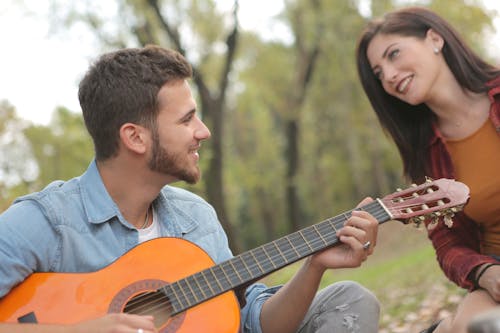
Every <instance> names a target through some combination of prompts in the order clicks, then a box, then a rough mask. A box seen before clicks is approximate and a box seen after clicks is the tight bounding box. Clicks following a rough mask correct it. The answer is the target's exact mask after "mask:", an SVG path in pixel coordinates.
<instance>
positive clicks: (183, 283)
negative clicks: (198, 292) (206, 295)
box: [178, 279, 194, 306]
mask: <svg viewBox="0 0 500 333" xmlns="http://www.w3.org/2000/svg"><path fill="white" fill-rule="evenodd" d="M178 284H179V286H180V287H181V288H182V292H183V294H184V297H185V299H186V301H187V305H188V306H191V305H193V296H194V295H193V292H192V290H191V288H190V287H189V284H188V283H187V281H186V279H182V280H179V281H178ZM189 294H191V295H189Z"/></svg>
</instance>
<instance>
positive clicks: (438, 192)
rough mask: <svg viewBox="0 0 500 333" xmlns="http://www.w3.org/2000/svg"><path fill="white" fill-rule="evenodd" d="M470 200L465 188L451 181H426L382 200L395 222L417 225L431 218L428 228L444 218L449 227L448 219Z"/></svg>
mask: <svg viewBox="0 0 500 333" xmlns="http://www.w3.org/2000/svg"><path fill="white" fill-rule="evenodd" d="M468 199H469V188H468V187H467V185H465V184H463V183H461V182H458V181H455V180H453V179H446V178H441V179H437V180H431V179H428V180H427V181H426V182H425V183H423V184H420V185H415V184H414V185H412V186H411V187H409V188H407V189H405V190H400V189H398V191H397V192H395V193H393V194H390V195H387V196H385V197H384V198H382V199H381V201H382V203H383V204H384V205H385V207H386V208H387V209H388V211H389V212H390V214H391V216H392V218H393V219H394V220H399V221H401V222H403V223H415V224H416V225H417V226H418V225H420V224H421V223H422V222H423V221H424V220H425V219H426V218H431V219H432V221H433V222H432V223H431V225H435V223H437V221H438V219H440V218H443V219H444V221H445V223H446V225H448V227H451V223H452V222H451V217H453V215H454V214H455V213H456V212H458V211H460V210H461V209H462V208H463V206H464V205H465V204H466V203H467V200H468Z"/></svg>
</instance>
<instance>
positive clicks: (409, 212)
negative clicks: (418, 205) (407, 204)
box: [405, 208, 413, 214]
mask: <svg viewBox="0 0 500 333" xmlns="http://www.w3.org/2000/svg"><path fill="white" fill-rule="evenodd" d="M405 212H407V213H408V214H411V213H413V209H411V208H406V209H405Z"/></svg>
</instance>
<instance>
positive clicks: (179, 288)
mask: <svg viewBox="0 0 500 333" xmlns="http://www.w3.org/2000/svg"><path fill="white" fill-rule="evenodd" d="M179 282H180V281H177V282H174V283H172V284H171V286H172V290H173V291H174V294H175V295H176V296H177V300H178V302H179V303H180V305H181V306H182V307H184V308H186V307H187V306H186V305H187V304H188V303H189V301H188V299H187V298H186V295H185V294H184V291H183V289H182V288H181V286H180V285H179ZM176 288H177V291H178V292H177V291H176V290H175V289H176ZM180 296H182V298H184V301H182V299H181V297H180Z"/></svg>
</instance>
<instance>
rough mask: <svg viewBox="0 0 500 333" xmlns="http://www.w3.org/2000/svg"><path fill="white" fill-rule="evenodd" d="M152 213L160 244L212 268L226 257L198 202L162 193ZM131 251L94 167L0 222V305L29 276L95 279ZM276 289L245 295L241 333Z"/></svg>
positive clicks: (127, 228) (131, 238) (252, 326)
mask: <svg viewBox="0 0 500 333" xmlns="http://www.w3.org/2000/svg"><path fill="white" fill-rule="evenodd" d="M153 205H154V208H155V211H156V214H157V217H158V222H159V223H160V230H161V236H162V237H178V238H183V239H185V240H187V241H191V242H193V243H195V244H196V245H198V246H199V247H201V248H202V249H203V250H204V251H205V252H206V253H207V254H208V255H209V256H210V257H211V258H212V260H213V261H214V262H215V263H217V264H218V263H221V262H223V261H225V260H227V259H230V258H231V257H232V253H231V250H230V249H229V247H228V241H227V237H226V234H225V233H224V230H223V229H222V226H221V225H220V223H219V221H218V218H217V214H216V212H215V210H214V209H213V207H212V206H211V205H209V204H208V203H207V202H206V201H205V200H203V199H202V198H200V197H199V196H197V195H195V194H193V193H191V192H189V191H186V190H183V189H180V188H176V187H172V186H165V187H164V188H163V189H162V191H161V192H160V194H159V196H158V197H157V198H156V199H155V201H154V202H153ZM136 245H138V231H137V229H136V228H135V227H134V226H133V225H131V224H130V223H129V222H128V221H127V220H125V218H124V217H123V216H122V214H121V213H120V210H119V209H118V206H117V205H116V204H115V202H114V201H113V199H112V198H111V197H110V196H109V194H108V192H107V190H106V188H105V187H104V184H103V182H102V179H101V176H100V174H99V171H98V169H97V166H96V163H95V161H93V162H92V163H91V164H90V166H89V167H88V169H87V171H86V172H85V173H84V174H82V175H81V176H80V177H76V178H73V179H71V180H69V181H67V182H63V181H55V182H52V183H51V184H49V185H48V186H47V187H46V188H45V189H43V190H42V191H40V192H36V193H32V194H29V195H26V196H23V197H20V198H18V199H16V200H15V201H14V203H13V204H12V206H11V207H9V208H8V209H7V210H6V211H5V212H4V213H2V214H1V215H0V298H1V297H3V296H4V295H6V294H7V293H8V292H9V291H10V290H11V289H12V288H13V287H14V286H15V285H17V284H18V283H20V282H22V281H23V280H24V279H26V278H27V277H28V276H29V275H30V274H32V273H34V272H92V271H96V270H99V269H101V268H103V267H105V266H108V265H109V264H111V263H112V262H114V261H115V260H116V259H118V258H119V257H120V256H122V255H123V254H124V253H125V252H127V251H129V250H130V249H132V248H133V247H134V246H136ZM168 255H169V254H168V253H166V254H165V256H166V258H167V260H168ZM276 289H277V288H267V287H266V286H264V285H262V284H253V285H251V286H250V287H249V288H248V289H247V291H246V298H247V299H246V300H247V303H246V305H245V307H244V308H243V309H242V311H241V320H242V323H241V324H242V328H243V330H244V332H256V333H257V332H261V329H260V321H259V317H260V311H261V307H262V304H263V302H264V301H265V300H266V299H267V298H268V297H270V296H271V295H272V294H273V293H274V292H275V291H276Z"/></svg>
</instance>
